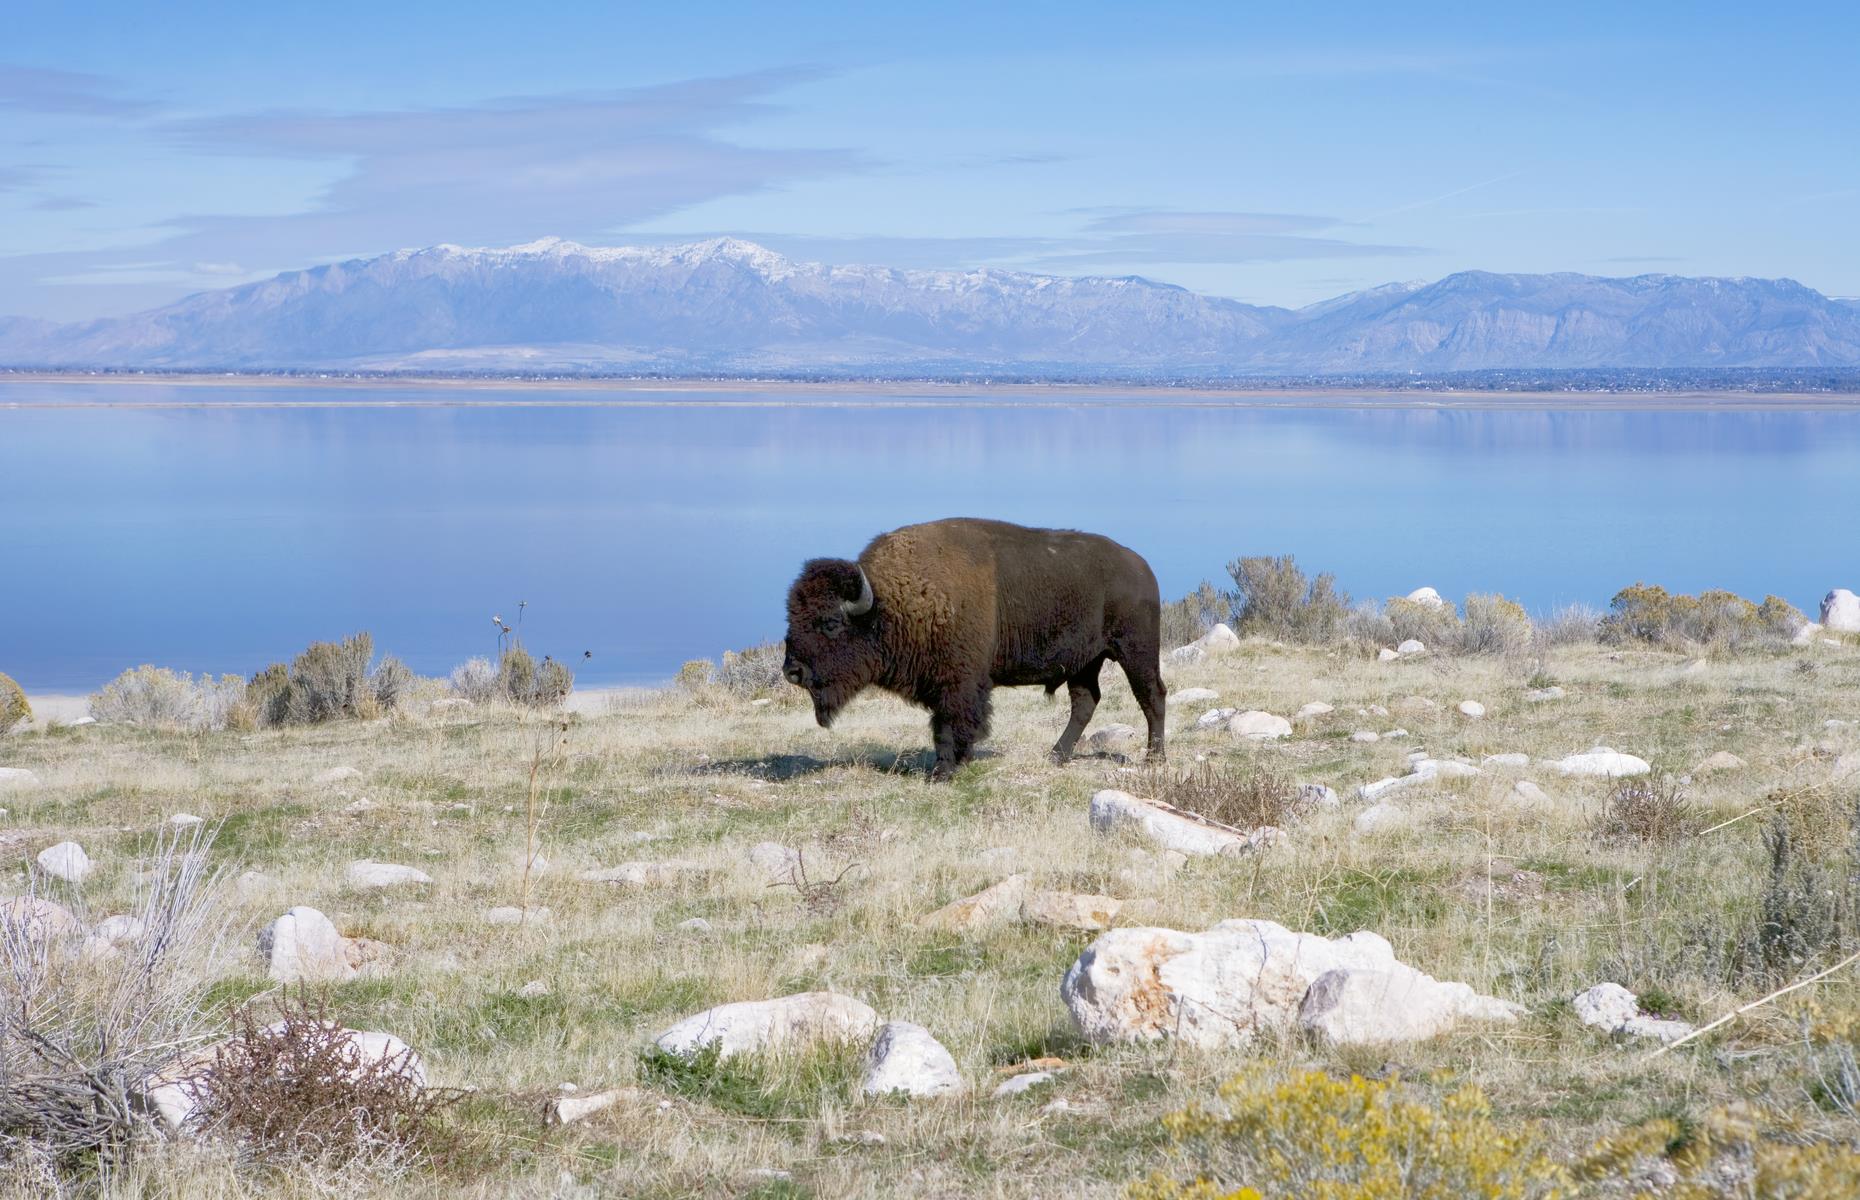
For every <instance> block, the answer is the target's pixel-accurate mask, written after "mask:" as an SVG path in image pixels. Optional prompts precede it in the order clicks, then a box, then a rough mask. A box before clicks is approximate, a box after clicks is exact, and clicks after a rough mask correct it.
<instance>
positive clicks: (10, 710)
mask: <svg viewBox="0 0 1860 1200" xmlns="http://www.w3.org/2000/svg"><path fill="white" fill-rule="evenodd" d="M31 719H32V705H30V704H28V703H26V689H25V688H22V687H20V686H19V684H17V683H15V682H13V677H12V676H11V675H8V674H7V673H6V672H5V671H0V733H5V732H7V731H8V730H9V729H11V728H13V726H15V725H17V724H19V723H20V722H21V721H30V720H31Z"/></svg>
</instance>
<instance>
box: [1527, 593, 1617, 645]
mask: <svg viewBox="0 0 1860 1200" xmlns="http://www.w3.org/2000/svg"><path fill="white" fill-rule="evenodd" d="M1601 623H1602V614H1601V613H1599V612H1596V611H1595V610H1594V609H1592V608H1590V607H1589V606H1588V605H1586V604H1566V605H1564V606H1563V607H1562V608H1559V609H1557V610H1556V611H1555V612H1553V613H1551V614H1550V615H1549V616H1548V617H1546V618H1544V619H1543V620H1542V621H1539V622H1537V626H1536V631H1535V640H1536V644H1537V645H1538V646H1539V647H1542V648H1544V649H1549V648H1550V647H1552V646H1572V645H1578V644H1581V643H1585V642H1593V641H1594V640H1595V639H1596V638H1597V637H1598V636H1600V631H1601Z"/></svg>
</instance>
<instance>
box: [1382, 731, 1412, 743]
mask: <svg viewBox="0 0 1860 1200" xmlns="http://www.w3.org/2000/svg"><path fill="white" fill-rule="evenodd" d="M1407 736H1408V731H1407V730H1406V729H1391V730H1389V731H1388V732H1387V733H1385V734H1383V735H1382V740H1383V741H1385V742H1387V741H1400V740H1401V739H1402V738H1405V737H1407Z"/></svg>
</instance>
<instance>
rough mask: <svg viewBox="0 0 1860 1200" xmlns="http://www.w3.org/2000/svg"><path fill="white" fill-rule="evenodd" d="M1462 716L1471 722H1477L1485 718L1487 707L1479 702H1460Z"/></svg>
mask: <svg viewBox="0 0 1860 1200" xmlns="http://www.w3.org/2000/svg"><path fill="white" fill-rule="evenodd" d="M1460 715H1461V716H1462V717H1465V718H1466V719H1467V720H1469V721H1477V720H1479V719H1480V718H1481V717H1483V716H1485V705H1483V704H1481V703H1479V702H1478V701H1477V700H1462V701H1460Z"/></svg>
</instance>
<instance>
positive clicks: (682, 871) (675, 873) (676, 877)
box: [581, 859, 705, 887]
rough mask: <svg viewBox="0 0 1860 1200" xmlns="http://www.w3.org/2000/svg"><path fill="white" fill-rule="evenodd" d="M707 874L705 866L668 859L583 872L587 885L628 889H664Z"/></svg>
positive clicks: (629, 863) (582, 876)
mask: <svg viewBox="0 0 1860 1200" xmlns="http://www.w3.org/2000/svg"><path fill="white" fill-rule="evenodd" d="M704 873H705V868H704V864H702V863H695V862H686V861H684V860H682V859H667V860H666V861H664V862H623V863H620V864H619V865H618V866H612V867H598V868H596V869H594V870H592V871H583V872H582V873H581V878H582V880H583V881H584V882H586V883H618V884H624V885H625V886H627V887H664V886H666V885H668V884H674V883H678V882H679V881H680V880H684V879H688V878H690V877H692V876H694V875H702V874H704Z"/></svg>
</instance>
